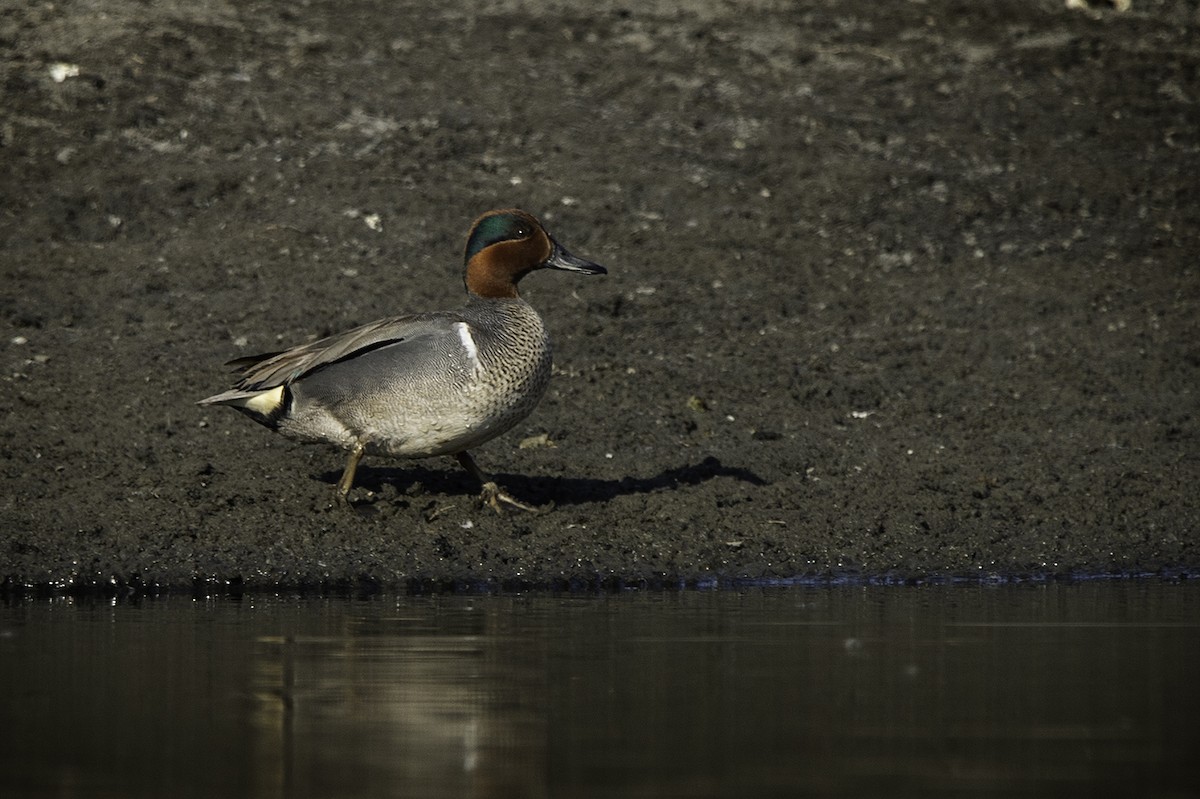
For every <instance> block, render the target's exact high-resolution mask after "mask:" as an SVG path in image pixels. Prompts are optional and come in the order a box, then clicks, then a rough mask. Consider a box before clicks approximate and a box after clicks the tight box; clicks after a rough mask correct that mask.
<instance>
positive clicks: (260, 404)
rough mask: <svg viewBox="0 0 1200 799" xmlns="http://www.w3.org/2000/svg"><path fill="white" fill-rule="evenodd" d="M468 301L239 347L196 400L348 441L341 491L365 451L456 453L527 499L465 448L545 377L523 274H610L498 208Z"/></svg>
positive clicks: (505, 420) (503, 497) (493, 428)
mask: <svg viewBox="0 0 1200 799" xmlns="http://www.w3.org/2000/svg"><path fill="white" fill-rule="evenodd" d="M466 262H467V266H466V278H465V283H466V286H467V291H468V299H467V304H466V305H465V306H464V307H462V308H460V309H459V310H457V311H443V312H435V313H425V314H415V315H410V316H398V317H393V318H389V319H381V320H379V321H377V322H372V323H370V324H367V325H363V326H362V327H358V328H355V329H353V330H349V331H347V332H345V333H341V334H338V335H335V336H330V337H329V338H325V339H321V340H320V341H315V342H313V343H311V344H306V345H303V346H300V347H296V348H294V349H290V350H287V351H285V352H281V353H275V354H270V355H264V356H257V357H254V358H246V359H239V360H238V361H235V362H234V363H235V364H236V365H237V366H238V367H239V371H240V372H241V378H240V379H239V380H238V383H237V385H236V386H235V387H234V388H233V389H231V390H229V391H226V392H223V393H221V394H217V395H215V396H212V397H208V398H206V399H203V400H201V401H200V404H201V405H215V404H221V405H230V406H232V407H234V408H237V409H238V410H240V411H242V412H243V413H245V414H246V415H248V416H250V417H251V418H252V419H254V420H255V421H256V422H259V423H260V424H263V425H266V426H267V427H270V428H271V429H273V430H277V431H279V432H280V433H283V434H284V435H286V436H289V437H291V438H296V439H300V440H302V441H315V442H324V443H329V444H334V445H336V446H339V447H342V448H343V449H347V450H349V451H350V458H349V461H348V462H347V464H346V469H345V471H344V473H343V474H342V479H341V480H340V481H339V483H338V498H339V499H342V500H345V498H346V495H347V493H348V492H349V490H350V487H351V485H352V483H353V480H354V471H355V469H356V467H357V465H358V461H359V460H360V459H361V458H362V456H363V455H364V454H368V453H370V454H382V455H389V456H393V457H403V458H421V457H428V456H433V455H455V456H457V457H458V459H459V462H460V463H462V465H463V466H464V467H465V468H467V469H468V470H469V471H470V472H471V473H472V474H474V475H475V476H476V477H478V478H479V479H480V480H481V481H482V482H483V484H484V499H485V500H486V501H487V502H488V503H489V504H491V505H492V506H493V507H496V508H497V509H499V504H498V503H499V502H505V503H507V504H510V505H513V506H516V507H521V508H526V509H528V506H525V505H522V504H521V503H519V502H517V501H516V500H514V499H513V498H512V497H509V496H508V495H507V494H505V493H504V492H503V491H501V490H500V489H499V488H498V487H497V486H496V484H495V483H493V482H491V481H490V480H488V479H487V477H486V476H485V475H483V473H482V472H480V471H479V469H478V467H476V466H475V463H474V461H473V460H472V459H471V456H470V454H469V452H468V450H470V449H473V448H475V447H477V446H479V445H480V444H483V443H485V442H487V441H489V440H491V439H493V438H495V437H496V436H498V435H500V434H502V433H504V432H506V431H508V430H509V429H511V428H512V427H513V426H514V425H515V424H517V423H518V422H519V421H521V420H522V419H524V418H525V417H526V416H528V415H529V413H530V412H531V411H532V410H533V409H534V407H535V406H536V405H537V403H538V401H539V400H540V399H541V398H542V395H543V394H544V393H545V390H546V385H547V383H548V382H549V380H550V365H551V353H550V340H549V337H548V336H547V333H546V329H545V326H544V325H543V323H542V319H541V317H540V316H539V315H538V313H537V311H535V310H534V309H533V307H532V306H530V305H529V303H527V302H525V300H523V299H521V297H520V296H519V295H518V293H517V290H516V285H517V282H518V281H519V280H520V279H521V278H522V277H523V276H524V275H525V274H527V273H528V272H530V271H533V270H534V269H540V268H555V269H565V270H569V271H576V272H581V273H584V274H603V273H604V271H605V270H604V268H603V267H601V266H598V265H596V264H593V263H590V262H588V261H584V260H582V259H579V258H575V257H574V256H572V255H570V253H568V252H566V251H565V250H564V249H562V247H560V246H559V245H558V244H557V243H556V242H555V241H554V240H553V239H552V238H550V236H549V235H548V234H547V233H546V232H545V230H544V228H542V227H541V225H540V223H538V222H537V220H536V219H534V218H533V217H532V216H530V215H528V214H526V213H524V212H522V211H516V210H507V211H493V212H491V213H488V214H485V215H484V216H482V217H480V219H479V220H477V221H476V223H475V225H474V227H473V228H472V231H471V236H470V238H469V240H468V244H467V257H466Z"/></svg>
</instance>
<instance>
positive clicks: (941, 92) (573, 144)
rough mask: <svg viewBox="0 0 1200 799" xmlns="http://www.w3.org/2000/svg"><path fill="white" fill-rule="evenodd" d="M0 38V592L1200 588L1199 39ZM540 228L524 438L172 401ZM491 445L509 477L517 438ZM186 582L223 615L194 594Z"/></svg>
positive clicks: (26, 27)
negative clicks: (395, 454)
mask: <svg viewBox="0 0 1200 799" xmlns="http://www.w3.org/2000/svg"><path fill="white" fill-rule="evenodd" d="M1093 5H1095V6H1096V7H1095V8H1094V9H1093V10H1090V11H1083V10H1072V9H1067V8H1066V7H1065V5H1064V4H1063V3H1061V2H1051V1H1050V0H1046V2H1039V1H1034V0H1020V1H1019V2H1018V1H1016V0H1010V1H1009V2H998V3H989V4H986V7H980V6H977V5H975V4H965V5H964V4H961V3H955V2H950V1H949V0H929V2H924V3H905V4H884V5H883V6H881V7H878V8H876V7H866V6H864V7H861V8H859V7H854V8H850V7H847V6H845V4H842V3H837V2H832V0H829V1H827V2H810V3H798V4H784V5H783V6H776V5H773V4H770V3H757V2H752V3H747V4H743V5H738V6H731V5H727V4H717V3H707V2H698V3H694V4H685V5H683V6H682V7H677V6H676V5H674V4H662V5H653V4H652V5H650V6H642V7H639V8H637V9H632V8H631V7H626V6H622V5H619V4H611V5H602V6H600V7H598V8H597V10H595V11H594V12H589V13H588V14H582V13H579V12H576V11H573V10H571V8H570V7H569V6H560V5H558V4H553V3H521V2H498V3H493V4H488V5H485V6H479V5H478V4H475V3H450V4H442V6H440V7H439V10H436V11H434V10H431V9H429V8H428V7H426V6H425V5H421V4H412V5H406V4H389V5H386V6H382V5H380V4H374V3H368V2H351V3H326V2H313V3H308V4H304V5H302V6H295V5H280V4H275V3H252V4H237V5H236V6H231V5H229V4H223V3H204V2H202V3H188V4H182V3H180V4H176V3H162V4H153V6H146V5H144V4H140V3H139V4H135V3H128V2H122V1H119V2H113V3H107V4H105V8H106V10H105V12H104V13H103V14H99V13H97V12H95V11H94V9H92V8H91V7H90V6H89V7H81V6H76V5H72V4H55V5H38V6H30V7H23V8H20V9H12V10H9V11H7V12H4V13H3V14H2V15H0V64H2V75H3V78H4V81H3V89H2V91H3V102H2V103H0V105H2V106H3V109H4V111H3V114H2V116H0V145H2V146H0V209H2V210H0V253H2V256H3V263H2V264H0V269H2V271H3V275H4V279H3V288H2V289H0V311H2V319H3V324H4V325H5V326H6V332H5V337H4V340H3V341H2V342H0V347H2V350H0V351H2V352H3V358H4V363H3V367H4V369H3V373H2V380H0V408H2V409H3V414H0V470H2V471H0V481H2V482H3V486H4V492H3V498H2V499H0V581H2V584H3V586H4V587H5V589H6V590H8V591H25V590H90V589H94V588H100V589H103V590H126V589H135V590H170V589H184V590H192V589H197V590H208V589H209V588H213V587H220V586H226V587H232V588H233V589H235V590H243V589H245V590H252V589H257V588H280V587H297V586H326V587H335V588H338V587H340V588H345V589H350V590H355V589H365V590H377V589H388V588H407V589H410V590H430V589H432V588H436V587H438V586H443V587H462V588H469V587H487V586H493V587H495V586H499V587H513V588H519V587H528V586H541V587H556V588H566V589H570V588H597V587H599V588H605V587H620V586H624V585H664V586H674V585H699V586H729V587H736V586H737V585H739V584H748V583H749V582H754V583H763V582H767V583H770V582H773V581H794V580H802V581H844V580H863V581H880V580H909V581H914V580H915V581H929V580H951V579H966V580H1008V579H1030V578H1032V579H1047V578H1054V577H1059V576H1064V575H1069V576H1073V577H1088V576H1097V575H1164V576H1189V575H1195V574H1196V573H1198V572H1200V548H1198V547H1197V546H1196V543H1195V542H1196V538H1197V532H1198V531H1200V492H1197V491H1196V488H1195V487H1196V485H1197V484H1198V483H1200V419H1198V414H1197V411H1198V404H1197V387H1198V386H1200V313H1198V309H1200V267H1198V263H1200V258H1198V256H1200V184H1197V182H1196V178H1195V176H1196V175H1198V174H1200V49H1198V48H1197V47H1196V45H1195V42H1196V41H1198V40H1200V12H1197V11H1196V10H1195V8H1194V5H1190V4H1188V3H1184V2H1167V1H1166V0H1163V1H1162V2H1142V0H1135V3H1134V7H1133V10H1132V11H1129V12H1123V13H1122V12H1117V11H1115V10H1114V9H1113V8H1112V7H1110V6H1106V5H1102V4H1099V3H1096V4H1093ZM503 206H519V207H523V208H526V209H527V210H529V211H531V212H533V213H535V214H537V215H538V216H539V217H541V218H542V219H543V220H544V221H545V222H546V224H547V227H548V228H549V229H550V230H551V231H552V232H553V233H554V234H555V235H556V236H557V237H558V238H559V239H560V240H561V241H562V242H563V244H564V245H566V246H567V247H568V248H569V249H571V250H572V252H575V253H576V254H578V255H581V256H583V257H587V258H590V259H593V260H595V261H598V262H600V263H602V264H604V265H605V266H607V267H608V268H609V270H610V271H609V274H608V275H607V276H605V277H603V278H595V279H590V280H587V281H580V280H572V279H570V278H569V277H564V276H562V275H558V274H553V273H550V274H547V273H539V274H536V275H533V276H531V277H530V278H529V279H527V280H526V281H525V282H524V283H523V284H522V291H523V293H524V295H525V296H526V298H527V299H529V300H530V301H531V302H532V303H533V304H534V305H535V307H537V308H538V310H539V311H540V312H541V313H542V315H543V317H544V318H545V320H546V323H547V325H548V327H549V328H550V331H551V334H552V336H553V338H554V343H555V352H556V363H555V371H556V373H555V376H554V378H553V381H552V383H551V388H550V390H549V392H548V394H547V396H546V398H545V400H544V401H543V403H542V405H541V406H540V408H539V409H538V410H537V411H535V412H534V414H533V415H532V416H530V417H529V418H528V419H527V420H526V421H525V422H523V423H522V424H520V425H518V427H517V428H516V429H515V430H513V431H512V432H510V433H509V434H507V435H506V436H504V437H502V438H500V439H497V440H496V441H493V442H491V443H490V444H488V445H486V446H484V447H482V448H481V449H479V450H478V451H476V452H475V455H476V458H477V460H478V461H479V463H480V465H481V467H483V468H484V469H486V470H489V471H491V472H492V473H494V474H495V475H496V477H497V478H498V479H499V480H500V481H501V482H502V483H503V485H504V486H505V487H506V488H507V489H508V490H509V491H511V492H512V493H513V494H515V495H517V496H519V497H521V498H522V499H524V500H525V501H528V502H533V503H535V504H539V505H545V506H553V507H552V510H549V511H548V512H545V513H542V514H539V515H529V514H523V515H507V516H497V515H496V514H495V513H493V512H492V511H490V510H488V509H480V508H478V507H477V506H476V504H475V502H474V496H475V492H476V490H477V488H476V486H475V485H474V484H473V483H472V481H471V479H470V477H469V476H468V475H466V474H465V473H464V472H463V471H462V470H461V469H459V467H458V466H457V465H456V464H455V463H454V462H453V461H452V460H450V459H433V460H427V461H420V462H413V463H403V462H396V461H388V460H386V459H382V458H368V459H367V460H366V461H365V462H364V465H363V467H362V469H361V471H360V479H359V483H358V488H356V490H355V494H354V498H355V504H354V507H353V509H352V510H349V511H347V510H345V509H342V508H338V507H335V506H334V505H333V503H332V502H331V495H332V491H333V485H334V483H335V482H336V480H337V477H338V475H339V473H340V470H341V466H342V461H343V456H342V454H341V453H339V452H336V451H333V450H330V449H325V448H322V447H316V446H305V445H300V444H296V443H293V442H289V441H287V440H284V439H282V438H280V437H278V436H275V435H273V434H271V433H270V432H269V431H266V430H264V429H262V428H259V427H257V426H256V425H253V424H251V423H250V422H248V421H247V420H245V419H243V418H241V417H240V416H238V415H237V414H235V413H233V412H232V411H228V410H223V409H220V408H198V407H196V406H195V404H194V403H195V401H196V400H197V399H199V398H201V397H203V396H207V395H209V394H212V393H215V392H216V391H219V390H221V389H223V388H224V387H226V386H227V385H228V374H227V372H226V371H225V370H224V368H223V367H222V363H223V362H225V361H227V360H229V359H230V358H235V357H238V356H241V355H248V354H251V353H254V352H261V351H269V350H273V349H279V348H281V347H283V346H288V345H292V344H297V343H302V342H304V341H307V340H311V339H313V338H315V337H317V336H322V335H327V334H329V333H332V332H336V331H338V330H342V329H346V328H349V327H351V326H354V325H357V324H361V323H364V322H368V321H371V320H373V319H376V318H380V317H383V316H389V315H394V314H399V313H406V312H413V311H420V310H433V309H442V308H453V307H455V306H456V305H458V304H459V303H461V302H462V284H461V276H460V267H461V252H462V246H463V237H464V236H465V234H466V231H467V227H468V226H469V224H470V222H471V220H472V219H473V218H474V217H475V216H477V215H478V214H479V213H481V212H482V211H484V210H487V209H488V208H493V207H503ZM522 442H524V444H525V446H522ZM218 590H220V589H219V588H218Z"/></svg>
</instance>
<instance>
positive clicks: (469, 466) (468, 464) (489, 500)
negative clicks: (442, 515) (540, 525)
mask: <svg viewBox="0 0 1200 799" xmlns="http://www.w3.org/2000/svg"><path fill="white" fill-rule="evenodd" d="M454 457H455V458H456V459H458V462H459V463H461V464H462V467H463V468H464V469H466V470H467V471H468V472H470V473H471V474H472V475H473V476H474V477H475V479H476V480H478V481H479V482H480V483H482V484H483V493H482V494H480V495H479V504H481V505H487V506H488V507H489V508H491V509H492V510H494V511H496V513H504V506H505V505H507V506H508V507H510V508H517V509H518V510H524V511H529V512H530V513H541V512H542V509H541V508H538V507H534V506H533V505H526V504H525V503H524V502H522V501H521V500H519V499H517V498H516V497H514V496H512V495H511V494H509V493H508V492H507V491H505V490H504V489H503V488H501V487H500V486H498V485H497V484H496V481H495V480H493V479H492V478H490V477H488V476H487V475H486V474H484V472H483V470H482V469H480V468H479V467H478V466H477V465H475V459H474V458H472V457H471V453H469V452H459V453H457V454H456V455H455V456H454Z"/></svg>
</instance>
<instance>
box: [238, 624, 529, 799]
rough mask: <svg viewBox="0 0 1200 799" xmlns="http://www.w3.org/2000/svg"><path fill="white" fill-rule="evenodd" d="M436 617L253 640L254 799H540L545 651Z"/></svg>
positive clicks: (494, 627)
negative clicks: (381, 794) (401, 798)
mask: <svg viewBox="0 0 1200 799" xmlns="http://www.w3.org/2000/svg"><path fill="white" fill-rule="evenodd" d="M486 602H487V600H485V604H486ZM439 615H440V614H439V613H438V612H437V611H436V610H435V611H434V612H433V616H432V617H430V616H426V615H421V614H404V613H399V612H397V613H386V612H385V613H380V614H378V615H372V616H370V617H365V618H364V617H353V616H347V617H345V619H344V623H345V626H344V630H343V633H342V635H340V636H323V637H318V636H305V635H300V636H264V637H261V638H259V639H258V641H257V646H256V647H255V653H254V665H255V674H254V679H255V695H256V697H257V699H258V701H259V706H258V708H257V710H256V712H255V714H254V726H255V729H256V733H257V738H256V744H257V748H256V760H257V764H256V765H257V768H256V774H257V775H258V777H259V780H258V787H259V789H260V790H259V792H258V794H259V795H261V796H273V795H278V796H297V795H311V796H334V795H343V796H362V795H368V794H370V793H372V789H373V786H374V788H375V789H377V788H378V786H381V785H394V786H397V787H399V786H420V788H421V794H422V795H425V796H457V797H472V796H527V797H538V796H541V795H544V793H545V791H544V786H543V785H542V784H541V779H542V775H543V774H545V771H546V761H545V756H546V747H545V741H546V729H545V712H544V707H543V706H542V701H543V698H544V695H545V688H546V686H545V680H544V669H543V664H544V661H545V657H544V651H542V650H541V648H540V647H539V645H538V643H537V642H536V641H534V640H529V639H520V638H517V637H514V636H512V635H510V634H507V633H506V632H505V631H504V630H503V629H500V628H501V627H502V626H503V624H502V622H497V620H496V619H495V618H492V616H493V614H490V613H487V612H467V613H465V614H463V613H461V612H455V613H454V614H453V615H452V616H450V617H448V618H446V619H445V624H442V625H438V623H437V617H438V616H439Z"/></svg>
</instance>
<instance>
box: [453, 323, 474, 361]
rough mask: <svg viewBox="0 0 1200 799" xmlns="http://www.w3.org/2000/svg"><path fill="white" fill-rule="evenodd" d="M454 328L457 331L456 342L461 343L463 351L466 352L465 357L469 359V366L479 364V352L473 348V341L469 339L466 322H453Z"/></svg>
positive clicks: (469, 330)
mask: <svg viewBox="0 0 1200 799" xmlns="http://www.w3.org/2000/svg"><path fill="white" fill-rule="evenodd" d="M454 327H455V329H456V330H458V340H459V341H461V342H462V345H463V349H464V350H466V351H467V357H468V358H470V359H471V365H472V366H474V365H476V364H478V363H479V350H478V349H476V347H475V339H473V338H472V337H471V328H470V327H469V326H468V325H467V323H466V322H455V323H454Z"/></svg>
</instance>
